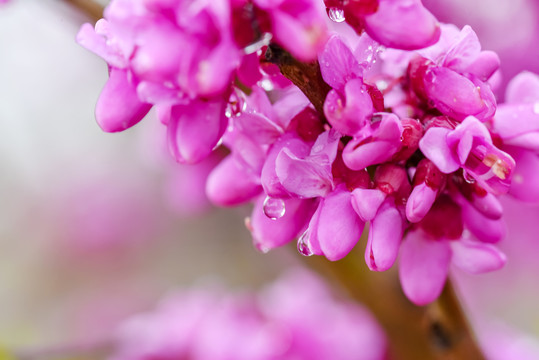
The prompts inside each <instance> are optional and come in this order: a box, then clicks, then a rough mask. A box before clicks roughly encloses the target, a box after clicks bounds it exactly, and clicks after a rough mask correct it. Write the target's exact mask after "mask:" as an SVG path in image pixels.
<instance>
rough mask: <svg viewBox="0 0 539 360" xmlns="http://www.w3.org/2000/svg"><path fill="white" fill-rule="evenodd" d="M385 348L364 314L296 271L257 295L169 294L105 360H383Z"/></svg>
mask: <svg viewBox="0 0 539 360" xmlns="http://www.w3.org/2000/svg"><path fill="white" fill-rule="evenodd" d="M328 329H331V331H330V332H328V331H327V330H328ZM386 347H387V345H386V339H385V335H384V333H383V332H382V330H381V328H380V326H379V325H378V324H377V323H376V321H375V319H374V318H373V317H372V316H371V315H370V314H369V313H368V312H367V311H366V310H365V309H363V308H362V307H361V306H360V305H358V304H357V303H349V302H344V301H336V300H334V299H333V297H332V296H331V294H330V293H329V290H328V289H327V287H326V286H325V285H324V283H323V282H322V281H321V280H320V279H318V278H316V277H315V276H313V275H312V274H310V273H308V272H306V271H305V270H302V269H299V268H298V269H293V270H291V271H289V273H287V274H286V275H285V276H283V277H281V278H280V279H279V280H278V281H276V282H275V283H273V284H270V285H269V286H267V287H266V288H265V289H263V290H262V291H260V292H259V293H253V292H244V293H243V294H242V293H236V294H234V293H226V292H224V291H216V290H210V289H191V290H184V291H182V292H176V293H175V294H173V295H171V296H169V297H167V298H165V299H164V300H163V301H162V302H161V303H160V304H159V305H158V307H157V308H156V309H155V310H153V311H151V312H147V313H145V314H140V315H137V316H134V317H132V318H131V319H129V320H128V321H126V322H125V323H124V324H123V325H122V326H121V327H120V329H119V331H118V332H117V337H116V346H115V350H114V354H113V356H112V357H111V359H114V360H124V359H125V360H127V359H129V360H150V359H156V358H159V359H163V360H172V359H179V358H186V359H192V360H199V359H200V360H202V359H216V360H225V359H238V360H279V359H283V360H284V359H313V360H325V359H336V360H352V359H355V360H361V359H365V360H367V359H369V360H382V359H384V358H385V357H386Z"/></svg>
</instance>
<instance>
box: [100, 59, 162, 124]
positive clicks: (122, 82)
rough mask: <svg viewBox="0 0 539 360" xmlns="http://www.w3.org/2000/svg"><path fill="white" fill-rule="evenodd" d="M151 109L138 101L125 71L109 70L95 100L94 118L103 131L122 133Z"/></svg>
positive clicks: (134, 89) (149, 105) (148, 105)
mask: <svg viewBox="0 0 539 360" xmlns="http://www.w3.org/2000/svg"><path fill="white" fill-rule="evenodd" d="M151 107H152V105H151V104H146V103H143V102H141V101H140V100H139V98H138V96H137V92H136V88H135V86H134V85H133V84H132V83H131V81H130V79H129V74H128V72H127V70H121V69H116V68H111V69H110V75H109V79H108V81H107V83H106V84H105V87H104V88H103V90H102V91H101V94H100V95H99V99H98V100H97V105H96V108H95V118H96V120H97V123H98V124H99V126H100V127H101V129H103V131H106V132H117V131H123V130H125V129H128V128H130V127H131V126H133V125H135V124H136V123H138V122H139V121H140V120H142V118H143V117H144V116H146V114H147V113H148V111H150V109H151Z"/></svg>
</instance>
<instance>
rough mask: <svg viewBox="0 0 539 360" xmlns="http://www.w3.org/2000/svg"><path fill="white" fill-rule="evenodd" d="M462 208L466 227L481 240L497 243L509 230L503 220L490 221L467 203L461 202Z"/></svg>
mask: <svg viewBox="0 0 539 360" xmlns="http://www.w3.org/2000/svg"><path fill="white" fill-rule="evenodd" d="M460 206H461V208H462V220H463V221H464V225H465V226H466V228H467V229H468V230H470V232H471V233H472V234H473V235H474V236H475V237H477V238H478V239H479V240H481V241H484V242H488V243H496V242H499V241H500V240H501V239H503V238H504V237H505V234H506V232H507V229H506V225H505V222H504V221H503V219H498V220H492V219H489V218H488V217H486V216H484V215H483V214H481V213H480V212H479V211H477V209H475V208H474V207H473V206H472V205H471V204H470V203H468V202H467V201H466V202H460Z"/></svg>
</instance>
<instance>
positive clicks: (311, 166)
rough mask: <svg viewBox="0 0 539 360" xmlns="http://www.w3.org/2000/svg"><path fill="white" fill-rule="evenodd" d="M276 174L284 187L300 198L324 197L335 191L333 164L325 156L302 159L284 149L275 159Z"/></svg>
mask: <svg viewBox="0 0 539 360" xmlns="http://www.w3.org/2000/svg"><path fill="white" fill-rule="evenodd" d="M275 173H276V174H277V177H278V178H279V181H280V182H281V184H282V185H283V187H284V188H285V189H286V190H287V191H288V192H289V193H292V194H295V195H297V196H298V197H300V198H314V197H323V196H325V195H327V194H328V193H329V192H330V191H331V190H332V189H333V178H332V176H331V163H330V162H329V159H328V158H327V157H325V156H316V157H314V158H311V157H308V158H306V159H301V158H298V157H297V156H295V155H294V154H293V153H292V152H291V151H290V150H289V149H287V148H284V149H282V150H281V152H280V153H279V155H278V156H277V158H276V159H275Z"/></svg>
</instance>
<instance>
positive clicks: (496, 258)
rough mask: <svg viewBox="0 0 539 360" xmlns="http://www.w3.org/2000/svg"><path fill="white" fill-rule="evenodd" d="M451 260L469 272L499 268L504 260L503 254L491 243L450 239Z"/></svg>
mask: <svg viewBox="0 0 539 360" xmlns="http://www.w3.org/2000/svg"><path fill="white" fill-rule="evenodd" d="M451 250H452V251H453V259H452V262H453V264H454V265H455V266H457V267H458V268H460V269H462V270H464V271H466V272H469V273H471V274H482V273H485V272H489V271H494V270H499V269H501V268H502V267H503V266H504V265H505V262H506V257H505V254H504V253H502V252H501V251H500V250H498V248H497V247H495V246H494V245H491V244H485V243H481V242H479V241H473V240H469V239H462V240H460V241H451Z"/></svg>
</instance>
